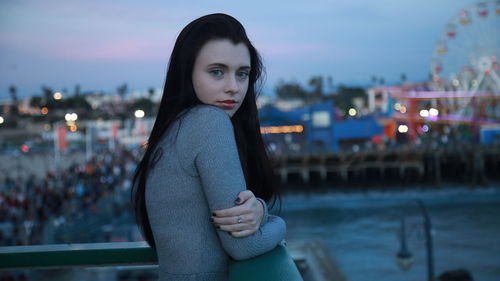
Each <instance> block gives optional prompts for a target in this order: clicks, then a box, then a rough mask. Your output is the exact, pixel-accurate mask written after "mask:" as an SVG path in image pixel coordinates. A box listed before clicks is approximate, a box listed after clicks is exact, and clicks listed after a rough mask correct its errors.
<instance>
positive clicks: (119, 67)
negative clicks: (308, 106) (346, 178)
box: [0, 0, 475, 99]
mask: <svg viewBox="0 0 500 281" xmlns="http://www.w3.org/2000/svg"><path fill="white" fill-rule="evenodd" d="M474 3H475V1H471V0H378V1H376V0H357V1H352V0H331V1H316V0H311V1H298V0H288V1H262V0H254V1H219V0H213V1H202V0H183V1H165V0H149V1H148V0H145V1H130V0H120V1H111V0H85V1H82V0H72V1H68V0H47V1H28V0H19V1H15V0H0V99H8V98H9V97H10V95H9V93H8V88H9V86H10V85H14V86H16V87H17V89H18V95H19V96H21V97H26V96H30V95H33V94H40V93H41V90H40V89H41V86H42V85H45V86H48V87H50V88H52V89H54V90H57V91H61V90H63V89H67V90H68V92H69V93H73V92H74V87H75V85H76V84H79V85H80V86H81V89H82V91H83V92H85V91H105V92H108V93H113V92H116V88H117V87H118V86H119V85H121V84H123V83H127V85H128V88H129V90H138V91H143V90H146V89H147V88H150V87H154V88H159V89H161V88H162V87H163V83H164V79H165V73H166V69H167V64H168V59H169V56H170V53H171V51H172V47H173V44H174V42H175V39H176V37H177V35H178V34H179V32H180V31H181V29H182V28H183V27H184V26H185V25H187V24H188V23H189V22H191V21H192V20H194V19H196V18H198V17H200V16H203V15H205V14H210V13H215V12H222V13H227V14H230V15H232V16H234V17H235V18H237V19H238V20H239V21H240V22H241V23H242V24H243V25H244V26H245V28H246V30H247V33H248V36H249V38H250V40H251V41H252V42H253V43H254V45H255V47H256V48H257V49H258V50H259V51H260V53H261V55H262V57H263V60H264V64H265V67H266V81H265V86H264V93H265V94H271V95H272V92H273V89H274V87H275V86H276V84H277V83H278V82H279V81H286V82H288V81H297V82H299V83H302V84H304V85H305V84H306V83H307V81H308V79H309V78H310V77H312V76H315V75H323V76H331V77H332V78H333V82H334V84H335V85H339V84H340V83H342V84H344V85H360V86H363V85H366V86H367V85H369V84H370V83H371V77H372V76H373V75H376V76H378V77H384V79H385V81H386V84H391V83H397V82H399V81H400V77H401V74H402V73H405V74H406V76H407V80H408V81H413V82H421V81H424V80H426V79H427V78H428V77H429V73H430V67H431V66H430V65H431V56H432V52H433V50H434V48H435V46H436V41H437V39H438V37H439V35H440V34H441V33H443V32H444V30H445V26H446V23H447V22H448V21H449V20H450V19H451V18H452V16H454V15H456V14H457V13H458V12H459V11H460V10H461V9H462V8H465V7H467V6H470V5H472V4H474Z"/></svg>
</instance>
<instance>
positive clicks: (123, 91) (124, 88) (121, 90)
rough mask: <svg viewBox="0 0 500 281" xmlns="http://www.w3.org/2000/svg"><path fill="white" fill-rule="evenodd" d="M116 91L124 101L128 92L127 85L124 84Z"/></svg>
mask: <svg viewBox="0 0 500 281" xmlns="http://www.w3.org/2000/svg"><path fill="white" fill-rule="evenodd" d="M116 91H117V92H118V95H120V97H121V99H122V100H123V98H124V97H125V94H126V93H127V91H128V86H127V83H123V85H121V86H119V87H118V88H116Z"/></svg>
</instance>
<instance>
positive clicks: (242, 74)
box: [238, 71, 248, 79]
mask: <svg viewBox="0 0 500 281" xmlns="http://www.w3.org/2000/svg"><path fill="white" fill-rule="evenodd" d="M247 77H248V72H245V71H240V72H238V78H240V79H247Z"/></svg>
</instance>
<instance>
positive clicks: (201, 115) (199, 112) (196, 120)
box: [181, 104, 232, 128]
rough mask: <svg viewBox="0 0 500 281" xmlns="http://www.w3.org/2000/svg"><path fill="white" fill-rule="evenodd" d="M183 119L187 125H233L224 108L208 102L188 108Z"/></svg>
mask: <svg viewBox="0 0 500 281" xmlns="http://www.w3.org/2000/svg"><path fill="white" fill-rule="evenodd" d="M181 119H182V120H183V121H182V123H184V122H185V123H186V125H187V126H189V127H197V128H206V127H207V126H208V127H213V126H224V125H232V124H231V119H230V118H229V115H228V114H227V113H226V112H225V111H224V110H222V109H220V108H218V107H216V106H212V105H206V104H200V105H196V106H193V107H191V108H189V109H187V110H186V111H185V112H184V114H183V115H182V117H181Z"/></svg>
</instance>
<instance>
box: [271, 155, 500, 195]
mask: <svg viewBox="0 0 500 281" xmlns="http://www.w3.org/2000/svg"><path fill="white" fill-rule="evenodd" d="M274 162H275V165H276V172H277V173H278V175H279V177H280V179H281V182H282V183H283V184H285V185H287V184H293V183H297V182H298V183H300V184H306V185H307V186H309V185H310V184H312V185H314V184H315V183H317V184H320V185H321V184H328V183H331V184H333V185H336V184H338V185H342V186H351V185H356V184H361V185H363V184H370V185H374V184H375V185H376V184H400V185H401V184H403V185H404V184H431V185H440V184H442V183H447V182H450V183H464V184H473V185H486V184H488V183H489V182H498V181H500V147H499V146H495V147H482V146H450V147H441V148H435V149H431V148H397V149H387V150H383V151H374V150H373V151H359V152H340V153H333V152H314V153H293V154H286V155H282V156H279V157H275V158H274Z"/></svg>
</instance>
